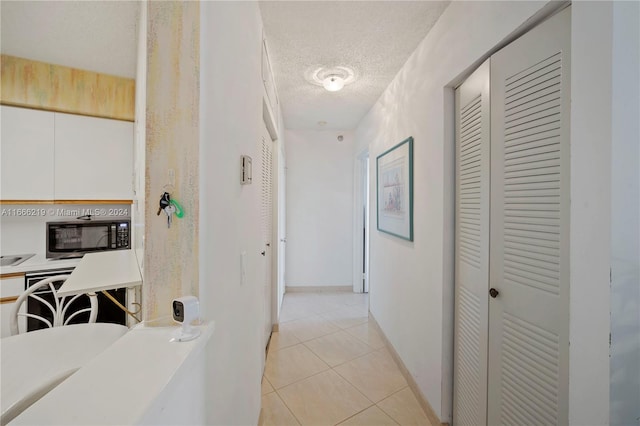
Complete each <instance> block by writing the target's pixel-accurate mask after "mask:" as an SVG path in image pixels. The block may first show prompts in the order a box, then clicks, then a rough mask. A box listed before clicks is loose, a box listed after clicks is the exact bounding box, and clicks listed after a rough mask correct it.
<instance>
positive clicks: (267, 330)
mask: <svg viewBox="0 0 640 426" xmlns="http://www.w3.org/2000/svg"><path fill="white" fill-rule="evenodd" d="M260 156H261V158H260V166H261V167H260V191H261V192H260V194H261V195H260V204H261V212H260V213H261V222H262V239H263V242H264V244H263V246H262V251H261V255H262V258H263V259H262V260H263V261H262V265H263V271H264V278H263V285H262V291H263V311H264V312H263V315H264V316H263V318H264V347H266V346H267V344H268V343H269V338H270V337H271V331H272V328H273V321H272V317H271V305H272V301H273V280H272V272H273V269H272V250H271V245H272V239H273V142H272V141H271V136H270V135H269V131H268V130H267V127H266V125H264V122H263V126H262V137H261V143H260Z"/></svg>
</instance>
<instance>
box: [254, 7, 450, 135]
mask: <svg viewBox="0 0 640 426" xmlns="http://www.w3.org/2000/svg"><path fill="white" fill-rule="evenodd" d="M448 4H449V2H448V1H261V2H260V9H261V12H262V19H263V22H264V31H265V36H266V39H267V44H268V47H269V56H270V59H271V63H272V67H273V72H274V74H275V78H276V85H277V86H278V94H279V98H280V104H281V108H282V112H283V116H284V123H285V127H286V128H288V129H333V130H340V129H345V130H346V129H354V128H355V127H356V126H357V124H358V122H359V121H360V120H361V119H362V117H363V116H364V115H365V114H366V113H367V112H368V111H369V109H370V108H371V106H372V105H373V104H374V103H375V101H377V100H378V98H379V97H380V95H381V94H382V92H383V91H384V89H386V87H387V86H388V85H389V83H390V82H391V80H392V79H393V77H395V75H396V74H397V73H398V71H399V70H400V68H402V66H403V65H404V63H405V62H406V60H407V59H408V58H409V56H410V55H411V53H412V52H413V51H414V50H415V48H416V47H417V46H418V43H420V41H421V40H422V39H423V38H424V37H425V36H426V34H427V33H428V32H429V30H430V29H431V27H432V26H433V24H434V23H435V22H436V21H437V19H438V18H439V17H440V15H441V14H442V12H443V11H444V10H445V9H446V7H447V5H448ZM335 66H347V67H350V68H352V69H354V71H355V73H356V81H355V82H353V83H352V84H350V85H347V86H345V87H344V89H342V90H341V91H339V92H333V93H330V92H327V91H326V90H324V89H323V88H322V87H320V86H316V85H313V84H311V83H309V82H308V81H307V80H306V79H305V74H309V72H312V71H313V70H314V69H317V68H318V67H335ZM319 121H325V122H327V124H326V125H325V126H320V125H319V124H318V122H319Z"/></svg>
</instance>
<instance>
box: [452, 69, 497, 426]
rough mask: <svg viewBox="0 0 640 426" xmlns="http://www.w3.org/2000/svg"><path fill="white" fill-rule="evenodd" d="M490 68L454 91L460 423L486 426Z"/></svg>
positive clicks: (456, 405) (456, 401)
mask: <svg viewBox="0 0 640 426" xmlns="http://www.w3.org/2000/svg"><path fill="white" fill-rule="evenodd" d="M489 70H490V68H489V60H487V61H486V62H485V63H484V64H483V65H481V66H480V67H479V68H478V69H477V70H476V71H475V72H474V73H473V74H472V75H471V76H470V77H469V78H468V79H467V80H466V81H465V82H464V83H463V84H462V85H461V86H460V87H459V88H458V89H456V135H457V136H456V182H457V184H456V203H457V208H456V295H455V297H456V305H455V333H454V336H455V339H454V347H455V350H454V357H455V359H454V365H455V368H454V398H453V421H454V423H455V424H456V425H472V426H475V425H482V424H486V422H487V352H488V346H487V345H488V327H489V325H488V321H489V311H488V303H489V297H488V291H489V189H490V181H489V174H490V160H491V158H490V157H491V155H490V154H491V153H490V142H491V141H490V127H491V121H490V102H489Z"/></svg>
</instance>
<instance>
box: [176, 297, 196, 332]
mask: <svg viewBox="0 0 640 426" xmlns="http://www.w3.org/2000/svg"><path fill="white" fill-rule="evenodd" d="M172 312H173V320H174V321H175V322H177V323H179V324H182V327H181V328H180V329H179V330H178V331H177V332H176V334H175V336H174V337H173V339H171V341H172V342H188V341H189V340H193V339H195V338H196V337H198V336H199V335H200V330H198V329H196V328H193V327H192V326H191V323H192V322H193V321H195V320H197V319H199V318H200V302H198V298H197V297H195V296H183V297H179V298H177V299H173V302H172Z"/></svg>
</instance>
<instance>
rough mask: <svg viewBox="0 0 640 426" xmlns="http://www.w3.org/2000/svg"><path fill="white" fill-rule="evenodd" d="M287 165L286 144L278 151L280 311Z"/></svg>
mask: <svg viewBox="0 0 640 426" xmlns="http://www.w3.org/2000/svg"><path fill="white" fill-rule="evenodd" d="M286 182H287V163H286V155H285V149H284V144H283V143H281V144H280V149H278V273H277V276H278V300H277V303H278V310H279V309H280V307H281V306H282V299H283V298H284V290H285V275H284V272H285V266H286V263H285V262H286V251H287V216H286V214H287V199H286V195H287V191H286Z"/></svg>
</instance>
